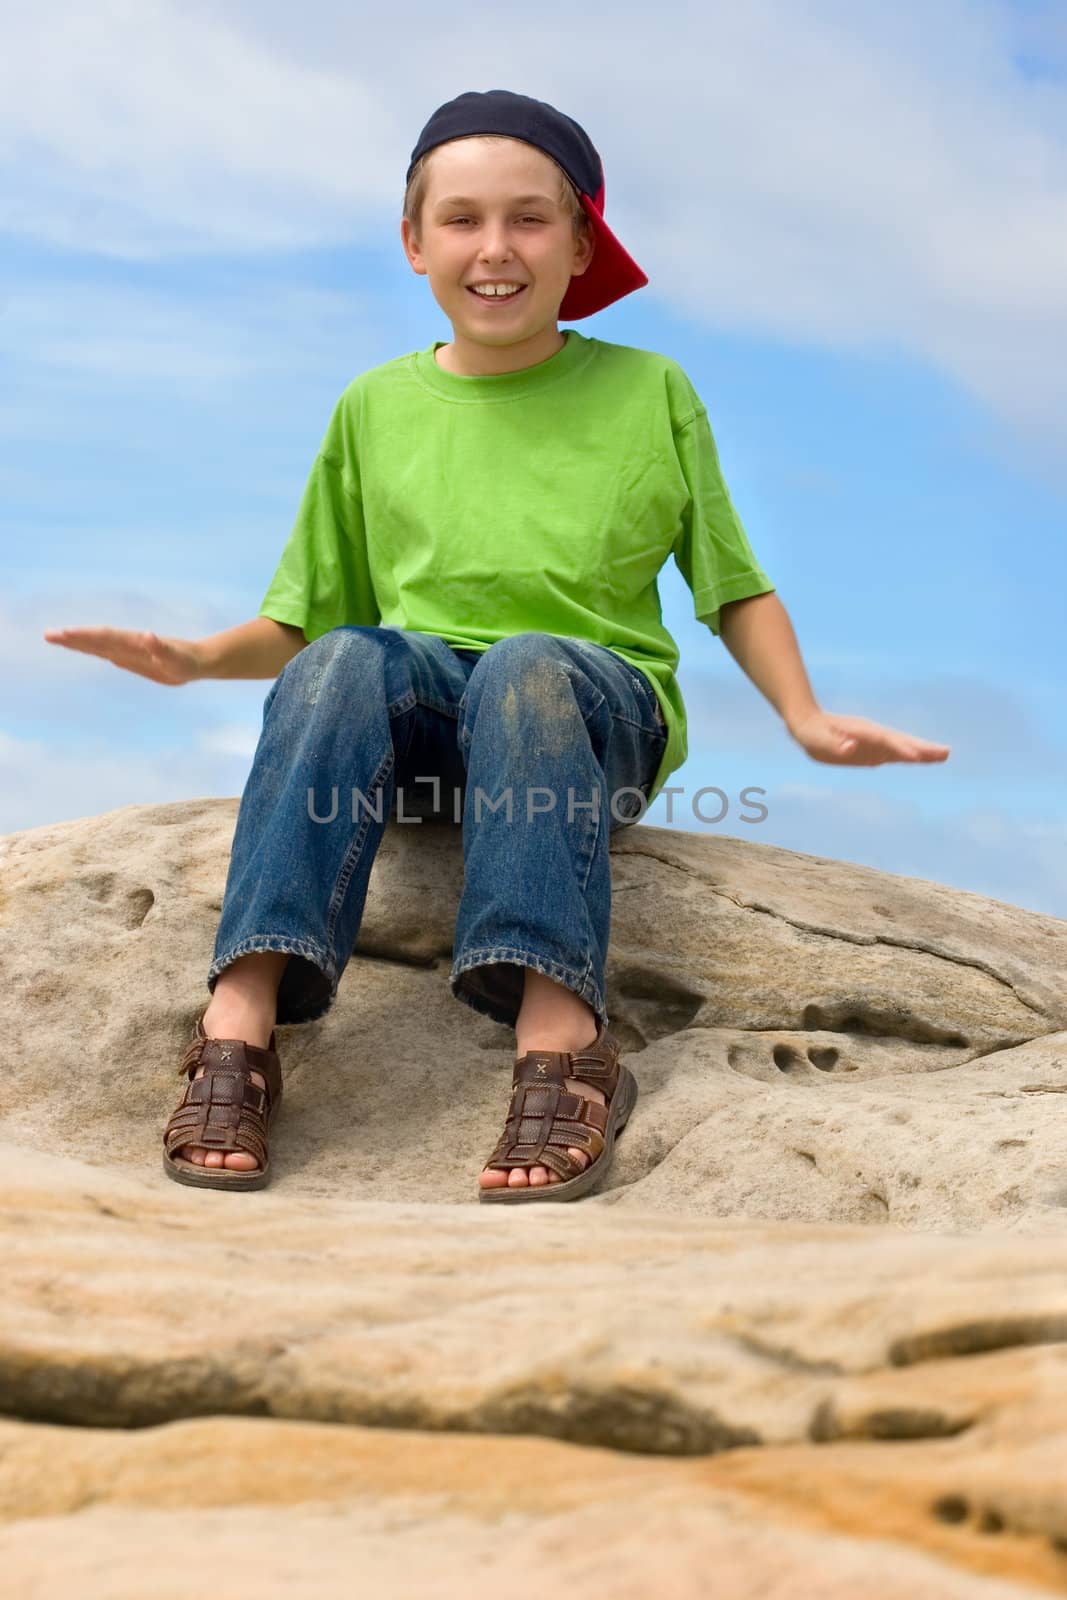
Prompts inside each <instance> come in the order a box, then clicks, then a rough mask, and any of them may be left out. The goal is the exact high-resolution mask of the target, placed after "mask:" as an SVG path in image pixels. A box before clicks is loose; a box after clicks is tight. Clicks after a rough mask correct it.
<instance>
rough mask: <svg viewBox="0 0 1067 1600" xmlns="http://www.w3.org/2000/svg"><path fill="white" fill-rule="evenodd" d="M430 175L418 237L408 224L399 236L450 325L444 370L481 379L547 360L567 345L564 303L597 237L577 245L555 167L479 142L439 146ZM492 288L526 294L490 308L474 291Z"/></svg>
mask: <svg viewBox="0 0 1067 1600" xmlns="http://www.w3.org/2000/svg"><path fill="white" fill-rule="evenodd" d="M428 167H429V184H428V186H427V190H426V198H425V201H424V203H423V208H422V219H421V228H420V232H419V236H418V238H417V239H416V236H415V233H414V231H413V230H412V228H411V227H410V225H409V223H408V221H407V219H406V218H404V219H403V220H402V221H401V224H400V234H401V239H402V241H403V245H404V250H405V253H406V255H407V258H408V260H409V261H410V263H411V265H412V267H413V269H414V270H415V272H417V273H419V274H420V275H425V276H426V277H428V278H429V280H430V288H431V290H432V291H433V297H434V299H435V300H436V301H437V303H438V305H439V306H440V307H441V310H442V311H443V312H444V313H445V316H446V317H447V318H448V320H449V321H450V323H451V324H452V335H453V343H452V345H451V346H450V347H448V361H447V365H448V366H449V368H450V369H451V370H452V371H456V372H460V373H466V374H467V375H470V376H475V375H489V374H493V373H500V372H516V371H519V370H520V369H521V368H523V367H530V366H536V365H537V363H538V362H541V361H547V360H548V359H549V358H550V357H551V356H553V355H555V354H556V353H557V351H559V350H560V349H561V348H562V346H563V336H562V334H561V333H560V331H559V329H558V327H557V325H556V324H557V319H558V317H559V307H560V302H561V301H562V299H563V296H564V295H565V294H566V292H567V289H568V287H569V285H570V281H571V278H572V277H574V276H576V275H580V274H581V273H583V272H585V270H586V268H587V267H588V266H589V263H590V261H591V260H592V258H593V249H594V244H595V241H594V239H593V238H592V236H591V235H590V237H589V238H588V239H583V240H581V241H580V242H578V243H577V244H576V243H575V239H574V232H573V228H572V225H571V219H570V216H569V215H568V213H567V212H566V211H564V210H563V209H562V207H561V206H560V205H559V203H558V201H557V200H556V199H555V195H556V193H557V190H558V186H559V174H558V171H557V169H556V166H555V164H554V162H552V161H551V160H550V159H549V158H548V156H546V155H545V154H544V152H543V151H541V150H536V149H535V148H534V147H533V145H529V144H525V143H524V142H523V141H522V140H520V139H508V140H507V142H506V143H504V144H486V143H485V141H484V140H483V139H481V138H479V137H477V136H473V137H471V138H465V139H453V140H452V141H450V142H449V143H448V144H443V145H438V146H437V148H436V149H435V150H433V151H432V152H431V154H430V157H429V161H428ZM460 200H462V203H460ZM487 279H488V280H497V281H502V282H508V283H521V284H522V285H523V286H524V287H523V289H522V292H521V294H519V295H517V296H516V297H515V299H514V300H511V301H507V302H503V303H501V304H499V305H498V304H497V303H496V301H495V300H491V301H489V302H488V303H487V302H486V301H485V300H483V299H482V298H481V297H480V296H478V295H477V294H475V293H474V291H473V290H472V289H471V288H470V287H469V285H471V284H473V283H480V282H483V281H485V280H487ZM442 353H443V352H442V351H439V352H438V354H439V355H441V354H442ZM442 364H445V363H442Z"/></svg>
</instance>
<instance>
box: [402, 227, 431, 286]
mask: <svg viewBox="0 0 1067 1600" xmlns="http://www.w3.org/2000/svg"><path fill="white" fill-rule="evenodd" d="M400 243H401V244H402V245H403V247H404V254H405V255H406V256H407V258H408V262H409V264H410V265H411V267H412V269H413V271H415V272H419V273H425V271H426V269H425V267H424V266H423V264H422V251H421V250H420V248H419V244H418V241H417V239H416V238H415V235H414V232H413V231H412V227H411V223H410V222H409V221H408V219H407V217H401V219H400Z"/></svg>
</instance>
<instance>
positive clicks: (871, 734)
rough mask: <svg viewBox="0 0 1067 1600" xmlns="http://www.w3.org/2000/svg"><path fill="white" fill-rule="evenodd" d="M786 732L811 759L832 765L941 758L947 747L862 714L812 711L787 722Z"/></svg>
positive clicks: (869, 765) (946, 757)
mask: <svg viewBox="0 0 1067 1600" xmlns="http://www.w3.org/2000/svg"><path fill="white" fill-rule="evenodd" d="M788 727H789V732H790V733H791V734H792V736H793V738H794V739H795V740H796V742H797V744H799V745H800V746H801V748H802V749H804V750H806V751H807V753H808V755H809V756H810V757H811V759H812V760H813V761H825V762H829V763H830V764H831V765H833V766H844V767H880V766H881V765H882V764H883V762H886V761H945V760H947V759H948V753H949V750H950V748H951V746H949V745H947V744H931V743H930V741H929V740H928V739H919V738H916V736H915V735H914V734H911V733H901V732H900V731H899V730H898V729H897V728H883V727H882V726H881V725H880V724H879V723H877V722H868V720H867V718H866V717H845V716H838V715H837V714H836V713H835V712H833V711H812V712H810V713H809V714H808V715H807V716H804V717H801V718H800V720H799V721H797V722H793V723H790V724H788Z"/></svg>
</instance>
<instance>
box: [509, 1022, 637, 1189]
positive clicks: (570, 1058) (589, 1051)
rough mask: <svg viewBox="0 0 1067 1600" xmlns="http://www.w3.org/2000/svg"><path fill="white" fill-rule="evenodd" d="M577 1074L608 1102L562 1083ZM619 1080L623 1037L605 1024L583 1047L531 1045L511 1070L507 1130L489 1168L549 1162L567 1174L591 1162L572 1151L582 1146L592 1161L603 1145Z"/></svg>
mask: <svg viewBox="0 0 1067 1600" xmlns="http://www.w3.org/2000/svg"><path fill="white" fill-rule="evenodd" d="M565 1078H577V1079H578V1080H579V1081H582V1082H585V1083H589V1084H591V1085H593V1086H595V1087H596V1088H598V1089H602V1090H603V1092H604V1095H605V1098H606V1101H607V1104H605V1105H602V1104H601V1103H600V1101H599V1100H590V1099H589V1098H588V1097H587V1096H585V1095H582V1094H577V1093H576V1092H575V1091H574V1090H572V1089H567V1088H566V1087H565V1086H564V1079H565ZM618 1082H619V1042H618V1040H617V1039H616V1038H615V1037H614V1036H613V1035H612V1034H610V1033H609V1032H608V1031H607V1028H606V1026H603V1027H601V1029H600V1032H599V1033H598V1034H597V1037H596V1039H595V1040H594V1041H593V1043H592V1044H591V1045H588V1046H586V1048H585V1049H584V1050H529V1051H527V1053H526V1054H525V1055H524V1056H521V1057H520V1058H519V1059H518V1060H517V1061H516V1062H515V1066H514V1070H513V1073H512V1093H511V1103H510V1105H509V1107H508V1114H507V1121H506V1123H505V1126H504V1132H503V1134H502V1135H501V1137H500V1140H499V1141H498V1143H497V1146H496V1149H495V1150H494V1151H493V1154H492V1155H491V1156H490V1158H489V1160H488V1161H487V1162H486V1163H485V1164H486V1166H487V1167H497V1168H503V1169H507V1168H510V1167H525V1166H544V1167H551V1168H552V1169H553V1170H554V1171H556V1172H558V1173H559V1175H560V1177H561V1178H563V1179H567V1178H572V1177H577V1175H578V1173H579V1172H584V1171H586V1170H587V1167H585V1166H583V1165H582V1164H581V1163H580V1162H577V1161H575V1159H574V1157H573V1156H571V1155H569V1154H568V1149H569V1147H570V1146H573V1147H574V1148H575V1149H576V1150H584V1151H585V1152H586V1154H587V1155H588V1157H589V1164H590V1165H591V1164H592V1162H594V1161H595V1160H596V1159H597V1158H598V1156H599V1155H600V1153H601V1151H602V1150H603V1149H604V1145H605V1142H606V1141H605V1138H604V1130H605V1128H606V1127H607V1122H608V1105H610V1103H611V1099H612V1096H613V1095H614V1093H615V1090H616V1088H617V1087H618Z"/></svg>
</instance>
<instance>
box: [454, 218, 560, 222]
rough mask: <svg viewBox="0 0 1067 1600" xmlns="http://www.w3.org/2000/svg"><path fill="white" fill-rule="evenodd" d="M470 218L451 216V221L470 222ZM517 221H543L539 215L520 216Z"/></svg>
mask: <svg viewBox="0 0 1067 1600" xmlns="http://www.w3.org/2000/svg"><path fill="white" fill-rule="evenodd" d="M471 220H472V219H471V218H470V217H453V218H452V221H453V222H470V221H471ZM519 221H520V222H541V221H543V218H541V217H520V218H519Z"/></svg>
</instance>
